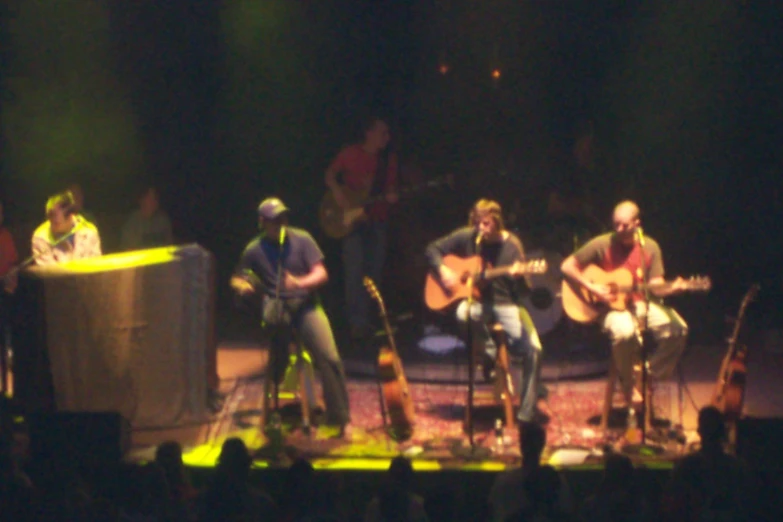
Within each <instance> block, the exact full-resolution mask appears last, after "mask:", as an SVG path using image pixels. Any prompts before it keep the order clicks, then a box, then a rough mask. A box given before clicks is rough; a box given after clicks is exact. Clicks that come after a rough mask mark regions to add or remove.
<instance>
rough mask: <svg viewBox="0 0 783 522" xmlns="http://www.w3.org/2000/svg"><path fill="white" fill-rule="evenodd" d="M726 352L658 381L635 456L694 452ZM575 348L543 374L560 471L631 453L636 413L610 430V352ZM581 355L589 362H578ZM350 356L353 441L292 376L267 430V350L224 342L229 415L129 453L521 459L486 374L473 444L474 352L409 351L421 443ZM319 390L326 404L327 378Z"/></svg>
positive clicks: (652, 459)
mask: <svg viewBox="0 0 783 522" xmlns="http://www.w3.org/2000/svg"><path fill="white" fill-rule="evenodd" d="M400 350H401V352H403V353H409V354H410V353H412V351H413V350H415V348H411V347H409V346H408V347H405V348H401V349H400ZM723 350H724V349H723V348H721V347H720V346H690V347H689V348H688V350H687V352H686V353H685V355H684V357H683V359H682V362H681V368H680V369H681V371H680V375H679V376H678V378H677V379H675V380H673V381H671V382H665V383H659V384H658V385H657V386H656V387H655V390H654V392H655V393H654V398H653V405H654V412H655V416H654V417H655V419H656V420H655V422H654V425H655V426H656V428H657V429H656V430H655V432H653V433H650V434H648V436H647V441H648V442H650V443H652V444H654V445H655V446H657V447H658V449H659V452H656V453H641V454H639V453H634V454H632V455H631V456H632V457H633V459H634V461H635V462H636V463H637V465H639V466H643V467H654V468H661V467H663V468H670V467H671V465H672V462H673V461H674V460H675V459H676V458H677V457H679V456H681V455H683V454H685V453H687V452H689V451H692V450H693V448H694V447H695V443H697V441H698V436H697V435H696V432H695V429H696V414H697V411H698V408H699V407H701V406H703V405H706V404H707V403H708V401H709V399H710V396H711V393H712V390H713V387H714V384H715V378H716V376H717V373H718V369H719V365H720V362H721V357H722V354H723ZM567 351H568V350H566V351H563V352H562V353H561V354H560V356H559V357H560V358H559V359H558V358H557V357H553V356H552V354H549V357H547V358H546V359H545V366H544V371H543V378H544V381H545V383H546V386H547V389H548V392H549V396H548V399H547V401H548V405H549V408H550V409H551V411H552V412H553V415H552V417H551V418H550V419H549V422H548V423H547V424H546V429H547V449H546V451H545V453H544V459H545V460H546V461H548V462H550V463H553V464H555V465H557V466H558V467H560V468H581V467H584V466H587V467H592V465H594V464H596V463H600V461H601V456H602V453H603V451H604V450H606V449H607V448H612V449H613V450H615V451H623V448H624V445H625V439H624V435H625V429H624V421H623V413H624V412H623V411H622V410H613V415H612V416H611V417H610V424H609V429H608V430H606V432H602V431H601V430H600V429H599V425H598V424H599V418H600V413H601V408H602V404H603V396H604V390H605V383H606V381H605V379H606V376H605V374H604V373H601V372H600V368H599V366H600V365H599V361H600V360H602V359H603V357H604V355H600V354H599V355H595V356H590V357H585V356H584V354H581V355H580V354H577V355H574V354H573V353H571V354H570V355H568V356H567V358H566V359H565V360H564V359H563V357H565V355H564V354H566V352H567ZM571 351H573V350H571ZM349 354H350V351H349ZM575 358H576V359H579V360H581V361H582V362H574V361H575ZM580 358H581V359H580ZM345 359H346V360H345V365H346V369H347V371H348V374H349V378H348V390H349V396H350V404H351V413H352V424H351V429H350V437H349V439H347V440H343V439H330V438H328V437H329V435H332V433H327V430H325V429H322V428H316V429H313V430H312V431H311V433H310V434H306V433H303V431H302V430H301V429H300V421H301V415H300V410H299V407H298V404H299V401H298V395H297V392H296V390H295V389H292V388H295V386H291V384H292V383H293V380H292V379H288V380H286V382H284V384H283V386H282V387H281V396H280V397H281V400H280V405H281V409H280V412H281V414H282V421H283V422H282V435H283V436H282V439H280V440H278V439H277V438H276V437H274V436H272V437H270V436H267V435H269V434H264V433H262V432H261V431H260V430H259V423H260V411H261V404H262V386H263V376H264V372H265V370H266V362H267V350H266V347H265V346H264V345H262V344H258V343H252V342H246V341H239V342H237V341H235V342H225V343H223V344H221V346H220V348H219V350H218V372H219V375H220V388H221V391H222V392H223V393H224V394H225V401H224V403H223V407H222V409H221V411H219V412H217V413H216V414H215V415H214V416H212V417H211V419H210V420H209V422H205V423H202V424H193V425H188V426H179V427H163V428H159V429H146V430H134V431H133V432H132V450H131V451H130V453H129V458H130V459H131V460H134V461H145V460H149V459H151V458H152V456H153V454H154V449H155V446H156V445H157V444H159V443H161V442H163V441H164V440H171V439H174V440H178V441H179V442H180V443H181V444H182V445H183V447H184V448H185V457H184V458H185V461H186V463H187V464H188V465H190V466H193V467H212V466H214V465H215V462H216V459H217V457H218V454H219V451H220V446H221V444H222V443H223V441H224V440H225V439H226V438H228V437H240V438H242V439H243V440H244V441H245V442H246V444H247V445H248V447H249V448H250V449H251V450H252V451H253V452H254V453H255V455H256V464H257V466H259V467H284V466H286V465H287V464H288V463H289V462H290V461H291V460H292V459H293V458H295V457H297V456H304V457H307V458H308V459H310V460H312V461H313V463H314V465H315V466H316V467H317V468H323V469H331V470H336V469H339V470H381V469H385V468H386V467H387V466H388V463H389V459H390V458H391V457H393V456H395V455H397V454H400V453H402V454H405V455H407V456H409V457H411V458H412V459H413V460H414V467H415V468H416V469H418V470H422V471H424V470H474V471H475V470H484V471H499V470H502V469H504V468H505V467H506V466H515V465H518V462H519V450H518V446H517V443H516V440H517V433H516V428H514V427H512V428H511V429H504V431H503V433H502V440H499V439H498V437H497V436H496V433H495V431H494V429H493V425H494V422H495V419H498V418H501V417H502V410H501V408H500V406H499V405H498V404H497V403H495V401H494V400H493V389H492V386H491V385H490V384H487V383H485V382H483V380H481V379H479V382H478V384H477V389H476V395H475V397H476V399H475V417H474V418H475V422H474V445H473V447H472V448H471V445H470V444H469V439H468V436H467V434H466V433H465V432H464V430H463V416H464V411H465V404H466V399H467V384H466V381H465V377H466V375H467V371H466V364H464V357H461V355H460V354H459V353H456V354H455V353H449V354H446V355H441V356H435V357H433V356H432V354H431V353H429V354H424V356H423V357H411V356H410V355H409V356H408V359H407V361H406V359H405V357H404V356H403V361H404V363H405V369H406V374H407V376H408V379H409V381H410V385H411V395H412V398H413V401H414V404H415V407H416V426H415V429H414V433H413V436H412V437H411V439H409V440H407V441H404V442H402V443H398V442H396V441H394V440H392V439H391V438H390V437H389V436H388V435H387V433H386V431H385V430H384V423H383V418H382V415H381V409H380V403H379V392H378V388H377V383H376V381H375V380H374V379H373V374H372V371H373V365H372V359H371V357H369V356H367V355H366V354H365V356H363V357H358V356H355V354H354V356H352V357H346V358H345ZM588 359H589V361H588V362H585V360H588ZM604 363H605V360H604ZM782 366H783V354H780V353H777V352H775V351H773V350H765V349H761V348H759V349H758V350H756V351H755V352H753V356H752V358H751V359H750V365H749V379H748V390H747V398H746V403H745V412H746V415H747V416H748V417H759V418H774V417H783V404H781V401H779V400H778V399H777V398H778V397H780V396H783V395H781V394H780V388H782V387H783V385H781V382H780V379H778V378H777V377H776V375H778V374H779V373H778V372H777V371H776V370H779V369H780V368H781V367H782ZM603 367H604V368H605V365H604V366H603ZM316 382H317V379H316ZM315 392H316V393H315V396H316V397H317V398H318V399H317V400H318V401H320V389H319V387H318V385H316V390H315ZM317 413H318V412H316V415H315V417H316V418H317V416H318V415H317Z"/></svg>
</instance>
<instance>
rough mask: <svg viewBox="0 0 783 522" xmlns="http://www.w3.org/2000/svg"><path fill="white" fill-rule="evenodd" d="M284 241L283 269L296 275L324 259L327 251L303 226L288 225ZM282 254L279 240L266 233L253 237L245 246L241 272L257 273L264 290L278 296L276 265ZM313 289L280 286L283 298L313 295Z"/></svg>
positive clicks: (308, 269)
mask: <svg viewBox="0 0 783 522" xmlns="http://www.w3.org/2000/svg"><path fill="white" fill-rule="evenodd" d="M285 231H286V235H285V241H284V243H283V248H282V270H283V271H285V272H290V273H291V275H293V276H303V275H306V274H308V273H310V271H311V270H312V269H313V267H314V266H315V265H316V264H318V263H320V262H322V261H323V259H324V254H323V252H321V248H320V247H319V246H318V243H316V242H315V239H313V236H311V235H310V233H309V232H307V231H306V230H303V229H301V228H295V227H286V229H285ZM280 256H281V249H280V245H279V244H278V242H277V241H269V240H268V239H267V238H265V237H264V235H263V234H261V235H260V236H258V237H257V238H255V239H253V240H252V241H251V242H250V243H248V245H247V246H246V247H245V251H244V252H243V253H242V257H241V258H240V260H239V266H238V271H239V272H244V271H246V270H249V271H251V272H252V273H253V274H255V275H256V276H257V277H258V278H259V279H260V280H261V283H262V284H263V289H262V291H263V293H264V294H266V295H269V296H274V295H275V289H276V288H277V277H278V273H277V264H278V260H279V259H280ZM310 292H311V291H310V290H306V289H301V288H296V289H292V290H286V289H284V288H281V290H280V297H282V298H285V299H288V298H301V297H307V296H308V295H310Z"/></svg>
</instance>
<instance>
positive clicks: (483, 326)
mask: <svg viewBox="0 0 783 522" xmlns="http://www.w3.org/2000/svg"><path fill="white" fill-rule="evenodd" d="M448 254H456V255H457V256H461V257H469V256H478V257H479V258H480V259H481V263H482V265H483V266H482V267H479V268H480V269H481V270H484V269H486V268H488V265H491V266H493V267H495V268H497V267H501V266H510V265H514V264H515V263H517V262H519V263H520V266H521V264H522V263H523V262H524V261H525V253H524V250H523V248H522V242H521V241H520V240H519V238H518V237H517V236H515V235H514V234H512V233H511V232H509V231H508V230H505V228H504V226H503V217H502V215H501V208H500V204H499V203H497V202H496V201H491V200H488V199H481V200H479V201H478V202H476V204H475V205H473V208H472V209H471V212H470V220H469V226H467V227H463V228H459V229H457V230H455V231H454V232H452V233H451V234H449V235H447V236H444V237H442V238H440V239H437V240H435V241H433V242H432V243H430V244H429V246H428V247H427V251H426V255H427V260H428V262H429V265H430V268H431V269H432V270H433V272H435V274H437V275H438V276H439V279H440V281H441V282H442V284H443V285H444V286H445V287H446V288H448V289H451V288H456V287H457V286H458V285H459V284H460V276H459V275H458V274H456V273H455V272H454V271H453V270H451V269H450V268H449V267H448V266H446V265H445V264H444V263H443V258H444V256H446V255H448ZM516 275H522V274H521V273H520V274H515V273H514V272H513V271H511V272H510V274H509V275H506V276H503V277H496V278H493V279H490V280H489V281H484V282H482V281H477V282H476V284H477V286H478V288H479V289H480V297H479V298H478V299H477V300H476V301H474V302H472V303H471V306H470V310H468V302H467V300H462V301H461V302H460V303H459V305H458V306H457V311H456V314H457V319H458V320H459V321H460V322H462V323H467V321H468V312H470V313H469V315H470V320H471V324H472V326H473V327H472V328H471V330H472V332H473V342H474V343H475V344H476V345H477V346H485V347H487V348H488V350H487V351H488V352H489V351H490V350H491V349H492V348H493V346H492V343H491V342H490V335H489V332H488V330H487V324H488V323H489V322H495V321H496V322H499V323H500V324H501V326H502V327H503V330H504V331H505V333H506V336H507V337H508V344H509V346H508V349H509V351H510V352H511V354H513V355H516V356H518V357H521V358H522V364H523V373H522V380H521V385H520V408H519V412H518V414H517V418H518V419H519V420H520V421H522V422H530V421H533V420H535V418H536V413H537V412H536V407H537V406H538V407H539V408H540V409H541V410H543V411H541V413H543V414H544V415H547V414H548V411H547V410H548V408H547V407H546V405H545V404H544V403H543V401H541V404H538V405H537V404H536V403H537V401H538V398H539V394H541V395H542V396H543V390H539V387H538V366H539V360H540V357H541V341H540V340H539V338H538V333H537V332H536V328H535V325H534V324H533V321H532V320H531V319H530V315H529V314H528V313H527V310H525V309H524V308H523V307H522V306H521V304H520V299H521V297H522V295H520V294H521V292H520V289H519V287H518V285H517V282H518V279H517V278H515V276H516ZM492 355H494V354H492ZM492 359H493V360H494V357H492ZM540 392H541V393H540Z"/></svg>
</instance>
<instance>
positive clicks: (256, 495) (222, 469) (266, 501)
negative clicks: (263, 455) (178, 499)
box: [198, 437, 278, 522]
mask: <svg viewBox="0 0 783 522" xmlns="http://www.w3.org/2000/svg"><path fill="white" fill-rule="evenodd" d="M252 463H253V459H252V458H251V456H250V453H249V452H248V450H247V446H245V443H244V441H242V439H239V438H237V437H231V438H229V439H226V441H225V442H224V443H223V447H222V448H221V450H220V457H218V465H217V469H216V470H215V476H214V478H213V481H212V483H211V484H210V485H209V487H208V488H207V489H206V490H205V491H204V492H203V493H202V494H201V495H200V497H199V500H198V503H199V506H198V512H199V516H198V518H199V520H201V521H203V522H212V521H214V522H218V521H220V522H224V521H238V520H242V521H259V522H260V521H262V520H277V517H278V509H277V505H276V504H275V502H274V500H272V497H270V496H269V494H267V493H266V492H265V491H263V490H261V489H258V488H256V487H254V486H252V485H251V484H250V482H249V477H250V467H251V465H252Z"/></svg>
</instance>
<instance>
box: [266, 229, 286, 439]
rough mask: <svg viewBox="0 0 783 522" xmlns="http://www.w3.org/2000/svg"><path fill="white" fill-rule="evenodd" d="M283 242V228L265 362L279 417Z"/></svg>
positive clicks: (276, 412)
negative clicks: (273, 315)
mask: <svg viewBox="0 0 783 522" xmlns="http://www.w3.org/2000/svg"><path fill="white" fill-rule="evenodd" d="M284 242H285V227H281V228H280V239H279V243H278V250H279V251H278V255H277V282H276V283H275V297H274V303H275V306H276V310H274V311H275V312H277V318H276V319H275V321H274V328H273V333H272V342H271V343H270V346H269V358H268V361H267V372H269V375H270V377H269V378H271V379H272V393H273V394H274V399H273V400H274V412H273V413H274V414H275V415H277V416H279V415H280V385H279V383H278V378H279V377H281V376H278V375H277V357H278V355H279V354H278V353H276V352H277V351H278V348H279V347H277V346H276V344H277V342H276V341H279V340H280V339H284V338H285V337H284V336H283V319H284V307H283V303H282V301H281V300H280V292H281V290H282V287H283V246H284V245H283V244H284ZM261 314H262V317H261V319H262V321H263V319H264V318H263V314H264V307H263V306H262V307H261ZM268 393H269V389H268V387H267V386H264V395H265V400H264V404H265V405H268V404H269V403H268V398H267V394H268ZM262 416H263V419H264V422H262V429H265V428H266V423H267V421H268V412H267V411H266V408H265V411H263V412H262Z"/></svg>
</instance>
